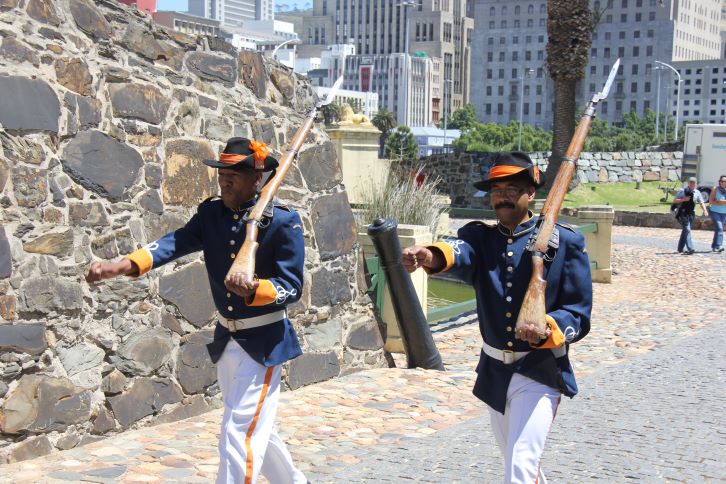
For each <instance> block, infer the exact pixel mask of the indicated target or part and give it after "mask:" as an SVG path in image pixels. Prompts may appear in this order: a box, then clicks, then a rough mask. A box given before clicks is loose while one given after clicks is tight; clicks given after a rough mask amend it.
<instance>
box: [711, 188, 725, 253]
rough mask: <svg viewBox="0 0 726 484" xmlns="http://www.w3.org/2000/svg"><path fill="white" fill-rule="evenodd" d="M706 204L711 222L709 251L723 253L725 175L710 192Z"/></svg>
mask: <svg viewBox="0 0 726 484" xmlns="http://www.w3.org/2000/svg"><path fill="white" fill-rule="evenodd" d="M708 203H709V207H710V209H711V220H713V241H712V242H711V250H712V251H714V252H723V225H724V222H726V175H721V176H720V177H719V179H718V185H716V186H715V187H713V190H711V196H710V197H709V199H708Z"/></svg>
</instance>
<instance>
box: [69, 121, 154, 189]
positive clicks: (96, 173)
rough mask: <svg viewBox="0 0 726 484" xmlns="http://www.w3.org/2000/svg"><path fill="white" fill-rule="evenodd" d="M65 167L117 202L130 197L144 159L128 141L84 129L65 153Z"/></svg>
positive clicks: (86, 183)
mask: <svg viewBox="0 0 726 484" xmlns="http://www.w3.org/2000/svg"><path fill="white" fill-rule="evenodd" d="M61 162H62V164H63V169H64V171H65V172H66V173H68V175H69V176H70V177H71V178H73V179H74V180H75V181H76V182H77V183H80V184H81V185H83V186H84V187H85V188H87V189H88V190H91V191H92V192H94V193H97V194H99V195H101V196H103V197H105V198H108V199H109V200H111V201H113V202H118V201H121V200H128V199H129V196H128V191H129V189H130V188H131V186H132V185H133V184H134V182H135V181H136V179H137V177H138V174H139V171H140V170H141V166H142V165H143V159H142V158H141V155H140V154H139V153H138V152H137V151H136V150H134V149H133V148H131V147H130V146H128V145H125V144H123V143H120V142H119V141H117V140H115V139H113V138H111V137H110V136H108V135H106V134H104V133H101V132H100V131H83V132H81V133H79V134H78V135H77V136H76V137H74V138H73V139H72V140H71V141H70V142H69V143H68V145H67V146H66V147H65V150H64V152H63V154H62V159H61Z"/></svg>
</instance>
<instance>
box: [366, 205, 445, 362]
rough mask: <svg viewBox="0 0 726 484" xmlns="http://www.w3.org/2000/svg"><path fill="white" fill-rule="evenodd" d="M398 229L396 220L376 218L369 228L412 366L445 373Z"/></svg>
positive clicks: (408, 360) (404, 347)
mask: <svg viewBox="0 0 726 484" xmlns="http://www.w3.org/2000/svg"><path fill="white" fill-rule="evenodd" d="M396 228H397V224H396V222H395V221H394V220H391V219H385V220H384V219H376V220H375V221H374V222H373V223H372V224H370V225H369V226H368V235H369V236H370V238H371V240H372V241H373V245H374V247H375V248H376V252H378V257H379V258H380V261H381V267H382V268H383V270H384V271H385V274H386V281H387V285H388V289H389V290H390V291H391V301H392V303H393V312H394V313H395V315H396V320H397V321H398V327H399V328H400V330H401V339H402V340H403V349H404V351H405V352H406V359H407V362H408V367H409V368H417V367H418V368H424V369H427V370H443V369H444V364H443V363H442V362H441V355H440V354H439V351H438V349H436V344H435V343H434V338H433V337H432V336H431V329H430V328H429V324H428V322H427V321H426V315H425V314H424V312H423V310H422V309H421V305H420V304H419V301H418V295H417V294H416V290H415V289H414V287H413V282H412V281H411V276H410V274H409V273H408V272H406V269H405V268H404V267H403V264H402V261H403V257H402V255H401V244H400V243H399V241H398V232H397V230H396Z"/></svg>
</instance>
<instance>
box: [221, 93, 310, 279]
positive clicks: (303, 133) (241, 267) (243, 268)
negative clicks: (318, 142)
mask: <svg viewBox="0 0 726 484" xmlns="http://www.w3.org/2000/svg"><path fill="white" fill-rule="evenodd" d="M322 104H323V103H318V104H317V105H316V106H315V107H314V108H313V109H312V110H311V111H310V112H309V113H308V115H307V117H306V118H305V121H304V122H303V124H302V125H301V126H300V127H299V128H298V130H297V132H296V133H295V136H293V138H292V140H290V142H289V143H288V145H287V151H286V152H285V155H284V156H283V157H282V159H281V160H280V164H279V166H278V167H277V171H276V172H275V176H274V177H273V178H272V179H271V180H269V181H268V182H267V183H266V184H265V186H264V187H263V188H262V190H260V194H259V196H258V198H257V203H255V205H254V207H252V210H250V212H249V214H248V215H247V217H248V218H247V231H246V233H245V240H244V242H243V243H242V247H241V248H240V250H239V252H238V253H237V256H236V257H235V259H234V262H232V267H230V268H229V271H228V272H227V276H228V277H229V276H230V275H232V274H241V275H242V277H243V279H244V280H245V281H246V282H251V281H252V280H253V279H254V277H255V255H256V254H257V247H258V246H259V244H258V243H257V236H258V233H259V230H258V229H259V226H260V223H261V222H262V217H263V212H264V210H265V207H267V205H268V204H269V203H270V202H271V201H272V199H273V198H274V197H275V194H276V193H277V191H278V190H279V188H280V185H281V184H282V180H283V178H285V175H286V174H287V172H288V170H289V169H290V166H292V162H293V161H294V160H295V157H296V156H297V153H298V152H299V151H300V147H301V146H302V144H303V143H304V142H305V138H306V137H307V135H308V133H309V132H310V130H311V129H312V127H313V123H314V121H315V116H316V115H317V113H318V110H319V109H320V107H321V106H322Z"/></svg>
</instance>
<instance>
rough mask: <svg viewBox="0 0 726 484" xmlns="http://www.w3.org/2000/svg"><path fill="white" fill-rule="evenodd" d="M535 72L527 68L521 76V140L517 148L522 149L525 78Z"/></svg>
mask: <svg viewBox="0 0 726 484" xmlns="http://www.w3.org/2000/svg"><path fill="white" fill-rule="evenodd" d="M533 72H534V69H525V70H524V71H523V72H522V77H520V78H519V83H520V86H519V142H518V143H517V150H518V151H522V123H523V122H524V119H523V118H524V78H525V77H526V76H529V75H530V74H532V73H533Z"/></svg>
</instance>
